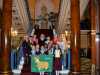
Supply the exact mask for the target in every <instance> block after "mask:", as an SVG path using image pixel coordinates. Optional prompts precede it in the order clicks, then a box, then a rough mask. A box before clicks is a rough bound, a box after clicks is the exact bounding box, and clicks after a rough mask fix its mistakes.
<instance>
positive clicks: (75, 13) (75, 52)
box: [71, 0, 80, 75]
mask: <svg viewBox="0 0 100 75" xmlns="http://www.w3.org/2000/svg"><path fill="white" fill-rule="evenodd" d="M71 49H72V51H71V54H72V55H71V56H72V59H71V60H72V71H73V73H74V75H78V73H79V72H80V63H79V49H80V3H79V0H71Z"/></svg>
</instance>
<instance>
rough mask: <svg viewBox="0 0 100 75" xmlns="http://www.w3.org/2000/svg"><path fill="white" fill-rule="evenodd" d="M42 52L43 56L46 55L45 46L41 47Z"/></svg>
mask: <svg viewBox="0 0 100 75" xmlns="http://www.w3.org/2000/svg"><path fill="white" fill-rule="evenodd" d="M40 51H41V54H44V52H45V48H44V46H43V45H42V46H41V48H40Z"/></svg>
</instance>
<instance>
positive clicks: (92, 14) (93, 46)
mask: <svg viewBox="0 0 100 75" xmlns="http://www.w3.org/2000/svg"><path fill="white" fill-rule="evenodd" d="M90 19H91V46H90V47H91V53H92V54H91V58H92V59H91V63H92V68H91V75H96V40H95V38H96V8H95V2H94V0H90Z"/></svg>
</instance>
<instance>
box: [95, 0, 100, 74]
mask: <svg viewBox="0 0 100 75" xmlns="http://www.w3.org/2000/svg"><path fill="white" fill-rule="evenodd" d="M95 3H96V4H95V5H96V75H100V0H95Z"/></svg>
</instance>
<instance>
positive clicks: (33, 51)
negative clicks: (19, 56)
mask: <svg viewBox="0 0 100 75" xmlns="http://www.w3.org/2000/svg"><path fill="white" fill-rule="evenodd" d="M35 51H36V50H35V45H33V46H32V51H31V54H32V55H35Z"/></svg>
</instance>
